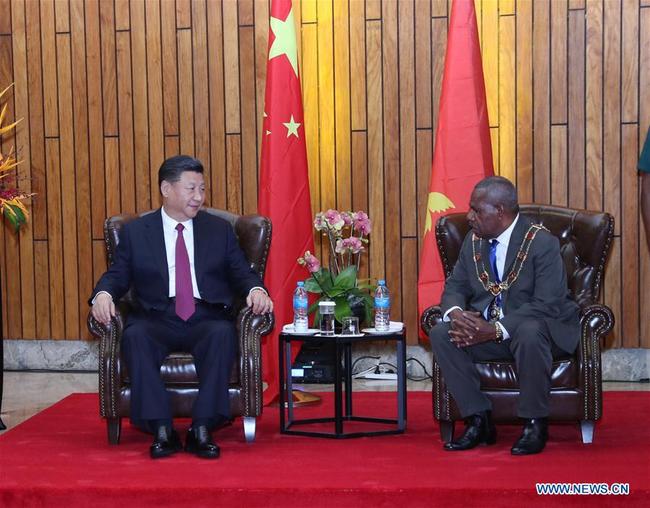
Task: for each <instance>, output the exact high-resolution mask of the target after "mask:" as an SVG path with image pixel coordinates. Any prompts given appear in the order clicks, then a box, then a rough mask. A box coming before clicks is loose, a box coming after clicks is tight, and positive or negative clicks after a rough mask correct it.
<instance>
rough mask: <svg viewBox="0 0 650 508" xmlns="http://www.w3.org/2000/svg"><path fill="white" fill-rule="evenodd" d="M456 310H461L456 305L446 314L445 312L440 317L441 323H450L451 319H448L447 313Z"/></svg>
mask: <svg viewBox="0 0 650 508" xmlns="http://www.w3.org/2000/svg"><path fill="white" fill-rule="evenodd" d="M456 309H458V310H463V309H461V308H460V307H459V306H458V305H456V306H455V307H452V308H451V309H449V310H448V311H447V312H445V313H444V314H443V315H442V321H443V323H449V321H451V318H450V317H449V313H450V312H451V311H452V310H456Z"/></svg>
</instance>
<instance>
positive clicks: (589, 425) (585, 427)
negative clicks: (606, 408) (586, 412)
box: [580, 420, 596, 444]
mask: <svg viewBox="0 0 650 508" xmlns="http://www.w3.org/2000/svg"><path fill="white" fill-rule="evenodd" d="M595 426H596V422H595V421H594V420H580V430H581V432H582V442H583V443H584V444H591V443H592V442H593V440H594V427H595Z"/></svg>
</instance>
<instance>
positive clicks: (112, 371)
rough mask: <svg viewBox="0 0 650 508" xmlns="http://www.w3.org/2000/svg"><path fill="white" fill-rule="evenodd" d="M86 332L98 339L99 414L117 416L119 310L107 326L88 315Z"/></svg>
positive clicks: (122, 321)
mask: <svg viewBox="0 0 650 508" xmlns="http://www.w3.org/2000/svg"><path fill="white" fill-rule="evenodd" d="M87 322H88V330H89V331H90V333H91V334H92V335H93V337H95V338H97V339H99V365H98V369H99V413H100V416H102V417H105V418H115V417H117V416H118V414H117V401H118V390H119V386H120V372H119V362H118V359H119V355H120V339H121V337H122V330H124V317H123V314H122V312H121V311H120V309H119V308H117V307H116V309H115V316H114V317H113V318H112V319H111V322H110V323H109V324H108V325H105V324H103V323H100V322H99V321H97V320H96V319H95V318H94V317H93V316H92V314H91V313H90V312H89V313H88V321H87Z"/></svg>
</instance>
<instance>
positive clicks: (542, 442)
mask: <svg viewBox="0 0 650 508" xmlns="http://www.w3.org/2000/svg"><path fill="white" fill-rule="evenodd" d="M547 440H548V419H546V418H532V419H530V420H526V423H525V424H524V431H523V432H522V434H521V436H519V439H517V441H515V444H514V445H513V446H512V449H511V450H510V453H512V454H513V455H532V454H533V453H539V452H541V451H542V450H543V449H544V446H546V441H547Z"/></svg>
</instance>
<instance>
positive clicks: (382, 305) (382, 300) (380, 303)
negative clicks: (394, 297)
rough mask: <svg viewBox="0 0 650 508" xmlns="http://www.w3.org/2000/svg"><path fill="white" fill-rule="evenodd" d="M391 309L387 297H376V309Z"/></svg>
mask: <svg viewBox="0 0 650 508" xmlns="http://www.w3.org/2000/svg"><path fill="white" fill-rule="evenodd" d="M389 307H390V298H388V297H386V296H382V297H375V308H376V309H388V308H389Z"/></svg>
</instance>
